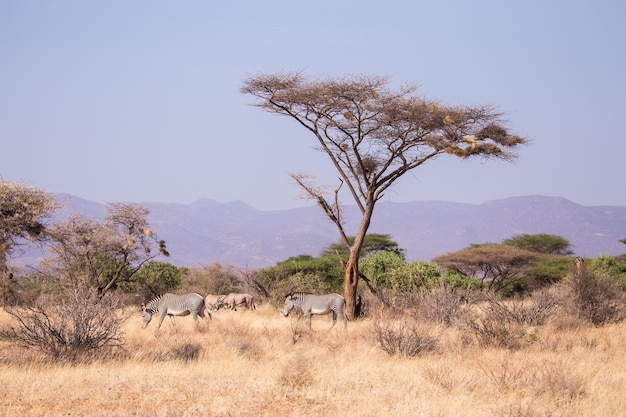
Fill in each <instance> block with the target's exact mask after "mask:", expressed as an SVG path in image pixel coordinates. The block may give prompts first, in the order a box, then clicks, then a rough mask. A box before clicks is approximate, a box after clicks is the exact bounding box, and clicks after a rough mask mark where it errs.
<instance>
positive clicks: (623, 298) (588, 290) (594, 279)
mask: <svg viewBox="0 0 626 417" xmlns="http://www.w3.org/2000/svg"><path fill="white" fill-rule="evenodd" d="M566 286H567V289H568V295H569V297H568V303H567V311H568V312H569V313H570V314H572V315H573V316H574V317H577V318H580V319H583V320H586V321H588V322H590V323H592V324H593V325H596V326H599V325H603V324H608V323H616V322H619V321H622V320H624V318H625V317H626V308H625V307H624V306H625V305H626V295H625V294H624V292H623V291H622V289H621V287H620V285H619V284H618V283H617V282H616V281H614V280H613V279H611V278H609V277H605V276H598V275H595V274H593V273H591V272H589V271H588V270H587V268H586V267H585V266H584V265H583V266H582V268H581V269H580V270H579V271H578V272H577V273H575V274H572V275H571V276H569V277H568V279H566Z"/></svg>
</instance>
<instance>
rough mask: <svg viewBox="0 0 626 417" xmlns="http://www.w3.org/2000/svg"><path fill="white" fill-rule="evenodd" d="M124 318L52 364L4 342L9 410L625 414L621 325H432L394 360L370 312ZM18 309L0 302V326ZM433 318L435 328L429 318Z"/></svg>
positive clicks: (2, 393) (2, 410) (1, 358)
mask: <svg viewBox="0 0 626 417" xmlns="http://www.w3.org/2000/svg"><path fill="white" fill-rule="evenodd" d="M139 316H140V314H139V312H138V311H137V312H136V314H135V315H134V316H131V317H134V318H133V319H131V320H128V321H126V322H125V324H124V333H125V338H126V351H125V352H123V353H120V354H118V355H117V356H115V357H113V358H109V359H107V360H105V361H96V362H93V363H89V364H74V365H69V364H55V363H50V361H45V360H43V359H42V358H37V357H33V356H30V354H29V353H27V352H24V351H21V350H18V349H17V348H14V347H11V346H8V345H6V344H2V345H0V381H2V382H1V384H2V389H1V390H0V416H61V415H63V416H163V417H169V416H224V417H226V416H252V415H255V416H285V415H287V416H325V415H338V416H345V415H352V416H388V415H393V416H396V417H397V416H494V417H501V416H502V417H504V416H507V417H509V416H510V417H516V416H517V417H535V416H590V417H592V416H602V417H607V416H620V415H624V410H626V398H625V396H624V395H623V389H624V386H625V383H626V381H625V376H626V361H624V357H625V356H626V323H620V324H613V325H608V326H605V327H601V328H590V327H584V326H578V325H576V324H575V323H572V322H567V321H566V320H563V321H559V322H554V323H552V324H549V325H545V326H541V327H539V328H536V329H534V330H533V331H536V333H537V335H538V339H537V341H536V342H535V343H532V344H529V345H528V346H524V347H522V348H520V349H515V350H509V349H503V348H493V347H480V346H478V345H477V344H476V343H471V342H470V341H468V339H467V338H466V337H465V336H464V334H463V333H462V332H460V331H459V330H456V329H453V328H432V329H431V330H432V334H436V335H437V337H438V348H437V349H436V350H434V351H430V352H426V353H424V354H421V355H418V356H416V357H412V358H407V357H402V356H389V355H388V354H386V353H385V352H384V351H383V350H382V349H381V348H379V347H378V346H377V344H376V337H375V333H374V332H373V331H372V328H373V323H374V321H373V320H367V319H366V320H361V321H357V322H352V323H349V324H348V328H347V330H345V329H344V328H343V326H340V325H338V326H335V328H334V329H332V330H330V331H329V330H328V328H329V327H330V317H328V316H324V317H315V318H314V320H313V331H309V330H308V328H307V326H306V324H305V323H304V321H303V320H301V319H298V318H297V317H289V318H285V317H282V315H281V314H279V313H278V312H276V311H275V310H273V309H271V308H270V307H268V306H263V307H262V308H260V309H259V310H258V311H256V312H251V311H241V312H239V311H238V312H232V311H220V312H217V313H215V314H214V317H213V320H212V321H208V320H205V321H204V322H201V323H200V325H199V326H198V328H195V327H194V325H193V323H192V321H191V319H189V318H188V317H182V318H177V322H176V327H175V328H173V327H172V326H171V324H170V323H169V321H165V322H164V323H163V326H162V328H161V330H160V332H159V333H158V334H155V332H154V329H155V327H154V326H153V325H152V324H151V326H149V327H148V328H147V329H146V330H143V331H142V330H141V328H140V321H141V320H140V317H139ZM9 320H11V317H10V316H8V315H7V314H6V313H4V312H3V311H2V310H0V324H1V323H6V322H8V321H9ZM431 326H432V325H431Z"/></svg>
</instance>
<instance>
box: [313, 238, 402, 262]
mask: <svg viewBox="0 0 626 417" xmlns="http://www.w3.org/2000/svg"><path fill="white" fill-rule="evenodd" d="M354 239H355V236H350V237H348V242H350V244H353V243H354ZM377 252H393V253H396V254H397V255H399V256H400V257H401V258H402V259H404V253H405V252H406V251H405V250H404V249H400V248H399V247H398V243H397V242H394V241H393V240H391V236H390V235H383V234H378V233H368V234H367V235H365V239H364V240H363V248H362V249H361V258H363V257H364V256H367V255H371V254H374V253H377ZM337 254H339V256H341V257H342V258H343V259H348V257H349V256H350V251H349V249H348V248H347V247H346V245H345V244H344V243H343V242H337V243H333V244H331V245H329V246H327V247H325V248H324V249H323V250H322V253H321V254H320V256H331V257H332V256H336V255H337Z"/></svg>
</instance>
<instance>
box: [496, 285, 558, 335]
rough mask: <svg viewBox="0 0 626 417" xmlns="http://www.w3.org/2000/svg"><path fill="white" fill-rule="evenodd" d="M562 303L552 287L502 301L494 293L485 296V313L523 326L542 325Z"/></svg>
mask: <svg viewBox="0 0 626 417" xmlns="http://www.w3.org/2000/svg"><path fill="white" fill-rule="evenodd" d="M562 303H563V301H562V297H560V296H559V293H558V292H557V291H556V290H554V289H549V288H548V289H541V290H538V291H536V292H534V293H533V294H532V296H531V297H526V298H517V297H516V298H512V299H510V300H506V301H503V300H502V299H501V298H499V297H498V296H497V295H496V294H494V293H490V294H489V295H488V297H487V308H486V312H485V313H486V315H487V316H489V317H492V318H494V319H496V320H500V321H505V322H509V323H515V324H519V325H525V326H542V325H544V324H545V323H546V322H547V321H548V319H549V318H550V317H552V316H553V315H554V314H555V313H556V312H557V311H558V308H559V306H560V305H561V304H562Z"/></svg>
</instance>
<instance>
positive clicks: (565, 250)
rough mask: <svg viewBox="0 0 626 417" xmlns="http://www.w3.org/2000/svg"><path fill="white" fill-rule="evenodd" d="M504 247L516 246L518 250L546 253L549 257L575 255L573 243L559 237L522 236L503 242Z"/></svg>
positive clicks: (542, 234) (541, 234) (542, 235)
mask: <svg viewBox="0 0 626 417" xmlns="http://www.w3.org/2000/svg"><path fill="white" fill-rule="evenodd" d="M502 243H503V244H504V245H509V246H515V247H516V248H521V249H528V250H531V251H533V252H539V253H545V254H547V255H561V256H568V255H571V254H573V253H574V251H573V250H572V249H571V246H572V245H571V243H570V242H569V241H568V240H567V239H565V238H563V237H561V236H557V235H549V234H547V233H539V234H535V235H530V234H521V235H516V236H513V237H512V238H510V239H505V240H503V241H502Z"/></svg>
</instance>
